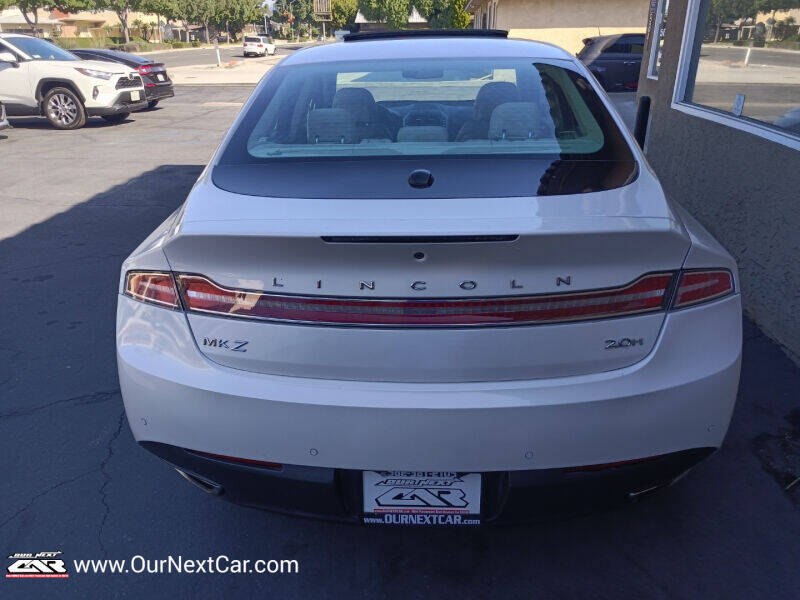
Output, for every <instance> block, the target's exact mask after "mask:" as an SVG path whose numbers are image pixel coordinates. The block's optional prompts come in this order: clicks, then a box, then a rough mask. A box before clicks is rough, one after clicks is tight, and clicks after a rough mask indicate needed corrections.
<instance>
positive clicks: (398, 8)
mask: <svg viewBox="0 0 800 600" xmlns="http://www.w3.org/2000/svg"><path fill="white" fill-rule="evenodd" d="M334 2H335V0H334ZM465 5H466V0H360V2H359V8H360V9H361V12H362V14H363V15H364V16H365V17H366V18H367V19H369V20H370V21H378V22H381V23H386V26H387V27H388V28H389V29H407V28H408V17H409V15H410V14H411V12H412V11H413V10H414V8H416V9H417V11H418V12H419V14H420V15H422V16H423V17H425V18H426V19H427V20H428V25H429V26H430V27H431V28H433V29H466V28H467V27H469V13H467V11H465V10H464V6H465Z"/></svg>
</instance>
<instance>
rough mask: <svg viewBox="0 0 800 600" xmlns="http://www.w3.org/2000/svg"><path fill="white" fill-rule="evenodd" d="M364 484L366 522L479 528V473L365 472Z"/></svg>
mask: <svg viewBox="0 0 800 600" xmlns="http://www.w3.org/2000/svg"><path fill="white" fill-rule="evenodd" d="M363 482H364V522H365V523H370V524H381V525H480V522H481V519H480V513H481V475H480V473H455V472H431V471H364V475H363Z"/></svg>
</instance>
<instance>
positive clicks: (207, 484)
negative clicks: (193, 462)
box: [175, 469, 225, 496]
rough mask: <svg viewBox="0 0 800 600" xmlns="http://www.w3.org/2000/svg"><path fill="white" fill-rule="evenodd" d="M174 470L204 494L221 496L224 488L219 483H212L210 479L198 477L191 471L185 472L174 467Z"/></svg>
mask: <svg viewBox="0 0 800 600" xmlns="http://www.w3.org/2000/svg"><path fill="white" fill-rule="evenodd" d="M175 470H176V471H177V472H178V474H179V475H180V476H181V477H183V478H184V479H185V480H186V481H188V482H189V483H191V484H192V485H194V486H195V487H198V488H200V489H201V490H203V491H204V492H205V493H206V494H211V495H212V496H221V495H222V492H224V491H225V489H224V488H223V487H222V486H221V485H220V484H218V483H214V482H213V481H211V480H210V479H206V478H204V477H199V476H198V475H194V474H192V473H186V472H185V471H181V470H180V469H175Z"/></svg>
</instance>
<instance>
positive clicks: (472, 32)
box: [342, 29, 508, 42]
mask: <svg viewBox="0 0 800 600" xmlns="http://www.w3.org/2000/svg"><path fill="white" fill-rule="evenodd" d="M447 37H473V38H502V39H505V38H507V37H508V31H506V30H505V29H408V30H399V31H365V32H361V33H348V34H346V35H345V36H343V37H342V39H343V40H344V41H345V42H362V41H369V40H399V39H415V38H447Z"/></svg>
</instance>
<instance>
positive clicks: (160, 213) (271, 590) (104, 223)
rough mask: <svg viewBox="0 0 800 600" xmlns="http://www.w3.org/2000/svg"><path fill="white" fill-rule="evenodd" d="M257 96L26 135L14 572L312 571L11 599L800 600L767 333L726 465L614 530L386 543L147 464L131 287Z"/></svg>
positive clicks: (9, 540) (8, 456)
mask: <svg viewBox="0 0 800 600" xmlns="http://www.w3.org/2000/svg"><path fill="white" fill-rule="evenodd" d="M249 90H250V88H249V87H247V86H244V87H236V86H226V87H214V88H207V87H206V88H202V87H181V88H178V89H177V90H176V97H175V98H173V99H170V100H168V101H165V102H163V103H162V105H161V106H159V108H158V109H157V110H155V111H151V112H148V113H142V114H137V115H134V116H133V117H132V118H131V119H130V120H129V121H127V122H125V123H123V124H121V125H118V126H110V125H107V124H106V123H105V122H104V121H102V120H101V119H91V120H90V121H89V123H88V125H87V126H86V127H85V128H84V129H81V130H77V131H54V130H52V129H50V128H49V126H48V125H47V123H46V122H45V121H44V120H41V119H15V120H13V125H14V129H11V130H8V131H4V132H2V133H0V169H2V171H0V173H1V175H0V176H2V185H0V214H2V218H0V290H2V292H1V293H0V315H2V316H0V335H1V336H2V340H3V343H2V344H0V473H2V490H3V492H2V494H0V552H1V553H3V555H2V558H3V560H5V557H7V556H9V555H10V554H13V553H15V552H39V551H50V550H61V551H62V552H63V557H64V558H65V559H66V560H67V561H68V566H71V561H72V560H73V559H88V558H104V557H107V558H115V559H124V558H127V559H129V558H131V557H132V556H134V555H142V556H144V557H146V558H148V559H161V558H166V557H167V556H169V555H172V556H178V555H181V556H183V557H184V558H194V559H205V558H207V557H209V556H216V555H219V554H225V555H228V556H229V557H231V558H241V559H245V558H247V559H253V560H254V559H259V558H261V559H296V560H298V561H299V564H300V572H299V573H298V574H292V575H286V574H284V575H277V574H276V575H267V574H264V575H251V574H246V575H232V574H229V575H207V574H197V575H156V574H141V575H134V574H128V575H110V574H106V575H80V574H77V573H74V571H72V573H71V575H70V577H69V579H67V580H50V581H44V580H34V581H30V580H11V579H3V581H2V583H0V596H2V597H6V598H11V597H14V598H17V597H43V596H44V595H45V594H47V595H49V596H56V597H80V598H106V597H117V596H120V597H131V598H141V597H146V598H163V597H169V598H173V599H177V598H221V597H232V596H233V595H234V594H238V595H244V596H245V597H248V596H255V595H256V594H259V595H260V596H261V597H275V598H285V597H289V598H356V597H365V598H384V597H403V598H405V599H409V598H422V597H457V598H550V597H556V598H575V597H592V598H619V597H626V598H634V597H635V598H726V599H730V598H756V597H769V598H798V597H800V544H798V540H799V539H800V510H798V507H799V506H800V483H796V484H795V485H793V486H792V482H793V481H794V480H795V478H796V477H797V476H798V475H800V405H799V404H798V391H797V390H798V389H800V369H799V368H798V367H797V366H795V365H794V363H792V362H791V361H790V360H789V359H788V358H787V357H786V356H785V355H784V354H783V352H782V351H781V349H780V348H779V347H777V346H776V345H775V344H774V343H772V342H771V341H770V340H768V339H767V338H765V337H764V336H763V335H762V334H761V333H760V332H759V330H758V329H757V328H756V327H755V326H753V324H752V323H750V322H749V321H747V322H746V323H745V335H746V340H745V349H744V364H743V371H742V382H741V389H740V397H739V401H738V405H737V409H736V412H735V414H734V418H733V423H732V425H731V429H730V431H729V434H728V437H727V440H726V442H725V445H724V446H723V448H722V449H721V451H720V452H718V453H717V454H716V455H714V456H712V457H711V458H710V459H708V460H707V461H705V462H704V463H702V464H701V465H699V466H698V467H697V468H696V469H695V470H694V471H693V472H691V473H690V474H689V475H688V476H687V477H686V478H684V479H683V480H682V481H681V482H679V484H678V485H676V486H674V487H672V488H669V489H667V490H664V491H663V492H661V493H660V494H658V495H656V496H654V497H652V498H650V499H648V500H646V501H642V502H639V503H636V504H632V505H630V506H627V507H625V508H624V509H620V510H615V511H612V512H606V513H602V514H594V515H589V516H584V517H579V518H573V519H570V520H562V521H552V522H550V521H544V522H541V523H535V524H530V525H524V526H513V527H512V526H506V527H497V528H485V529H479V530H471V529H454V530H445V529H440V530H434V529H369V528H363V527H357V526H351V525H342V524H336V523H328V522H320V521H313V520H304V519H299V518H293V517H288V516H282V515H276V514H270V513H264V512H259V511H256V510H251V509H245V508H240V507H236V506H233V505H230V504H227V503H224V502H221V501H219V500H218V499H216V498H213V497H211V496H207V495H205V494H203V493H202V492H200V491H198V490H197V489H196V488H194V487H192V486H191V485H189V484H188V483H187V482H185V481H183V480H182V479H181V478H179V477H178V476H177V475H176V474H175V472H174V471H173V470H172V469H170V468H169V467H168V466H167V465H166V464H164V463H162V462H160V461H159V460H158V459H156V458H155V457H153V456H152V455H150V454H149V453H147V452H145V451H144V450H142V449H140V448H139V447H138V446H137V445H136V443H135V442H134V440H133V438H132V436H131V433H130V430H129V429H128V425H127V423H126V421H125V415H124V412H123V408H122V400H121V398H120V393H119V384H118V381H117V373H116V359H115V354H114V315H115V305H116V290H117V285H118V276H119V267H120V264H121V262H122V260H123V259H124V258H125V257H126V256H127V255H128V253H130V251H131V250H133V248H135V247H136V246H137V245H138V244H139V242H140V241H141V240H142V239H143V238H144V237H145V236H146V235H147V234H148V233H149V232H150V231H151V230H152V229H153V228H154V227H155V226H156V225H157V224H158V223H160V222H161V221H162V220H163V219H164V218H165V217H166V216H167V215H169V214H170V213H171V212H172V211H173V210H174V209H175V208H176V207H177V206H178V205H180V203H181V202H182V201H183V200H184V198H185V196H186V194H187V192H188V190H189V189H190V187H191V186H192V184H193V182H194V180H195V178H196V177H197V175H198V174H199V173H200V171H201V169H202V167H203V165H204V163H205V161H206V160H207V159H208V158H209V156H210V155H211V153H212V152H213V150H214V149H215V147H216V145H217V144H218V143H219V141H220V139H221V137H222V136H223V134H224V132H225V130H226V128H227V127H228V125H229V124H230V122H231V120H232V119H233V118H234V116H235V115H236V113H237V111H238V109H239V106H240V104H241V102H243V101H244V99H245V98H246V97H247V95H248V93H249ZM787 487H789V489H788V490H785V488H787ZM12 590H13V591H12Z"/></svg>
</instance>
